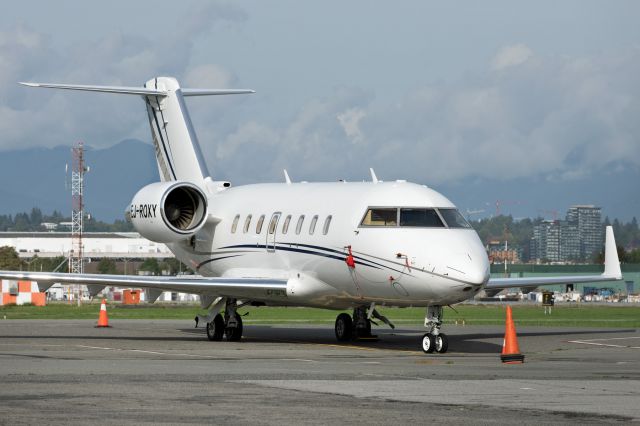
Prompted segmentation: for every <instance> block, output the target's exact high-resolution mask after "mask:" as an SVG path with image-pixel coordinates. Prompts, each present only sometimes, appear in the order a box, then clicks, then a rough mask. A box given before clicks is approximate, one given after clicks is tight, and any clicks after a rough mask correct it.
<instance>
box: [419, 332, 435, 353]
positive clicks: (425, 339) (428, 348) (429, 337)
mask: <svg viewBox="0 0 640 426" xmlns="http://www.w3.org/2000/svg"><path fill="white" fill-rule="evenodd" d="M435 348H436V345H435V341H434V338H433V334H431V333H427V334H425V335H424V336H422V352H424V353H426V354H430V353H432V352H433V351H434V349H435Z"/></svg>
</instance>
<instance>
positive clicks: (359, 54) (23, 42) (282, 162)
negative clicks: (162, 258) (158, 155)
mask: <svg viewBox="0 0 640 426" xmlns="http://www.w3.org/2000/svg"><path fill="white" fill-rule="evenodd" d="M639 16H640V2H637V1H585V0H579V1H561V2H558V1H536V2H516V1H483V2H477V1H469V2H457V1H456V2H443V1H435V2H431V1H424V0H407V1H397V2H389V1H370V0H366V1H365V0H362V1H348V2H347V1H334V0H324V1H316V2H309V1H305V2H303V1H295V0H291V1H285V0H275V1H262V0H253V1H251V0H241V1H233V2H222V1H220V2H218V1H214V2H204V1H180V2H170V1H157V0H156V1H153V2H151V1H135V2H132V1H109V2H89V1H56V2H50V1H39V2H36V1H29V0H22V1H20V2H11V3H8V4H5V5H3V11H2V14H1V15H0V150H13V149H17V148H24V147H31V146H56V145H70V144H72V143H74V142H75V141H77V140H83V141H85V143H86V144H88V145H91V146H94V147H106V146H110V145H113V144H115V143H117V142H119V141H120V140H122V139H126V138H138V139H141V140H144V141H148V140H150V136H149V130H148V127H147V123H146V115H145V111H144V107H143V104H142V101H140V100H139V99H136V98H133V97H121V96H114V95H97V94H84V93H69V92H65V93H58V92H55V91H46V90H35V89H27V88H23V87H21V86H18V85H17V84H16V82H17V81H44V82H62V83H78V84H104V85H116V84H121V85H141V84H142V83H143V82H144V81H146V80H148V79H149V78H151V77H154V76H158V75H171V76H175V77H177V78H178V79H179V80H180V81H181V83H182V85H183V86H184V87H188V86H191V87H210V88H251V89H255V90H256V91H257V93H256V94H255V95H250V96H243V97H229V98H225V99H222V98H221V97H216V98H215V99H214V98H208V99H194V100H191V99H190V100H189V106H190V111H191V115H192V118H193V121H194V124H195V126H196V129H197V131H198V135H199V138H200V142H201V145H202V148H203V152H204V153H205V156H206V159H207V162H208V163H209V166H210V170H211V171H212V172H213V173H214V174H215V177H217V178H223V179H229V180H231V181H233V182H235V183H247V182H255V181H280V180H281V179H282V177H281V176H282V171H281V170H282V169H283V168H287V169H288V170H289V173H290V174H291V176H292V177H293V178H294V180H335V179H337V178H345V179H351V180H354V179H362V178H365V177H367V170H368V167H374V168H375V169H376V171H377V173H378V176H379V177H380V178H382V179H387V180H390V179H397V178H403V179H409V180H412V181H417V182H420V183H427V184H432V185H436V186H437V185H439V184H442V183H443V182H451V181H456V180H460V179H465V178H470V177H471V178H473V177H479V178H483V177H492V178H495V177H498V178H500V179H505V180H508V179H514V178H522V177H527V176H550V177H552V178H553V179H580V178H582V177H585V176H588V175H589V174H590V173H593V171H594V170H601V169H603V168H618V169H625V168H636V169H637V168H639V167H640V25H638V17H639Z"/></svg>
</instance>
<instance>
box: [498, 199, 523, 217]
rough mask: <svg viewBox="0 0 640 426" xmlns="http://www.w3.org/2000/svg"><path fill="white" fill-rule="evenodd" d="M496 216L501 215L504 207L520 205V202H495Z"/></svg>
mask: <svg viewBox="0 0 640 426" xmlns="http://www.w3.org/2000/svg"><path fill="white" fill-rule="evenodd" d="M495 204H496V216H500V215H501V214H502V210H501V208H502V207H503V206H506V205H521V204H523V202H522V201H519V200H496V203H495Z"/></svg>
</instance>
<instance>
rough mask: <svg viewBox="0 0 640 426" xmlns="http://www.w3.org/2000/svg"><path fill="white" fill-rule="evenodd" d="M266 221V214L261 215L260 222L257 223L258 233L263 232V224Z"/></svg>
mask: <svg viewBox="0 0 640 426" xmlns="http://www.w3.org/2000/svg"><path fill="white" fill-rule="evenodd" d="M263 223H264V215H262V216H260V218H259V219H258V223H256V234H259V233H261V232H262V224H263Z"/></svg>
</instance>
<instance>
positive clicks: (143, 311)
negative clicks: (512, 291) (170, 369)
mask: <svg viewBox="0 0 640 426" xmlns="http://www.w3.org/2000/svg"><path fill="white" fill-rule="evenodd" d="M511 306H512V307H513V315H514V319H515V322H516V325H537V326H577V327H618V328H640V306H629V305H605V306H603V305H588V304H575V305H556V306H554V307H553V311H552V314H551V315H545V314H544V308H543V307H542V306H538V305H530V304H526V305H525V304H517V303H515V304H512V305H511ZM99 309H100V304H99V303H95V302H94V303H91V304H83V305H81V306H76V305H70V304H66V303H51V304H49V305H47V306H44V307H37V306H30V305H24V306H15V305H12V306H2V307H0V320H2V319H7V320H11V319H51V320H55V319H95V320H97V318H98V311H99ZM455 309H456V311H454V310H452V309H449V308H446V309H445V315H444V322H445V324H456V323H457V324H459V325H462V324H463V323H464V324H465V325H474V324H478V325H492V324H495V325H500V324H504V316H505V308H504V305H500V304H486V305H481V304H479V305H476V304H462V305H456V306H455ZM379 310H380V312H381V313H382V314H383V315H386V316H387V317H388V318H389V319H390V320H391V321H392V322H394V323H396V324H398V325H401V324H402V325H420V324H422V322H423V321H424V308H402V309H401V308H384V307H383V308H380V309H379ZM107 311H108V313H109V319H184V320H193V317H194V316H195V315H196V314H198V313H200V314H205V313H206V312H205V311H203V310H202V309H200V306H198V305H183V304H180V305H166V304H154V305H147V304H140V305H121V304H108V307H107ZM240 312H241V313H245V312H248V315H247V316H245V317H243V319H244V320H245V322H246V323H247V324H295V323H300V324H302V323H310V324H333V322H334V321H335V318H336V315H337V314H338V311H332V310H326V309H314V308H294V307H286V308H285V307H260V308H255V307H247V308H243V309H242V310H241V311H240Z"/></svg>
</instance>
